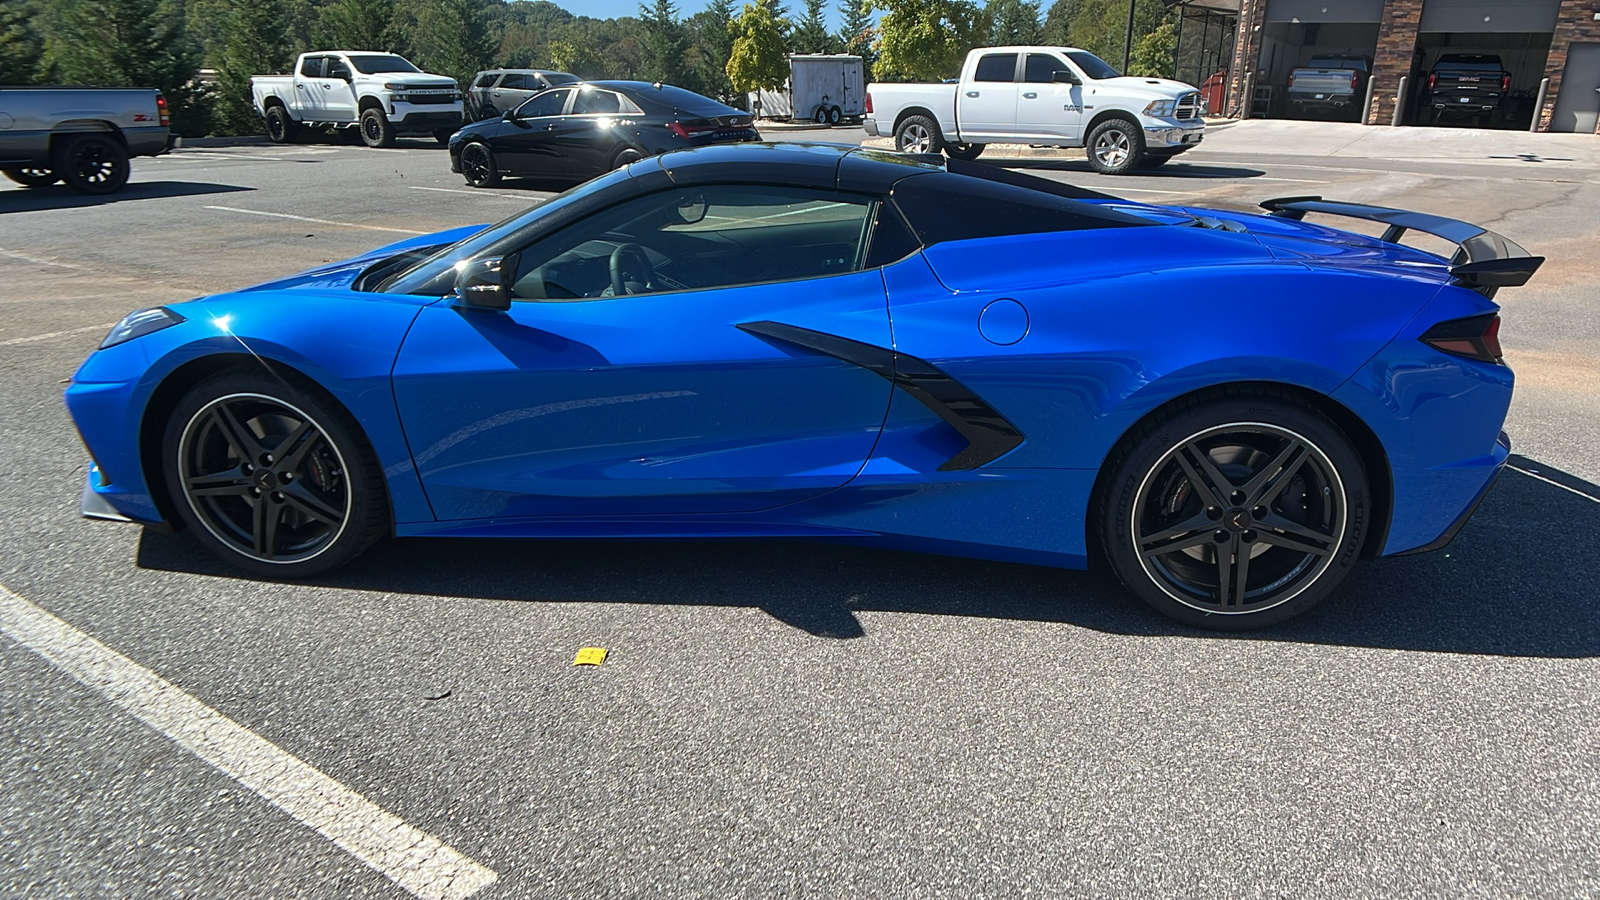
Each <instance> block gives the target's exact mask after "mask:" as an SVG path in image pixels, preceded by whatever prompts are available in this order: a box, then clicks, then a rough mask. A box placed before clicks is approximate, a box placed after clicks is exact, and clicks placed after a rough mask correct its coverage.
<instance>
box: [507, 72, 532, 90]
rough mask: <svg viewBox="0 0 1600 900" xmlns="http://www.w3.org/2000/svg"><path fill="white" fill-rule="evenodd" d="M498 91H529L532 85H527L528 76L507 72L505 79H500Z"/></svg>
mask: <svg viewBox="0 0 1600 900" xmlns="http://www.w3.org/2000/svg"><path fill="white" fill-rule="evenodd" d="M500 89H501V90H503V91H531V90H533V85H531V84H529V83H528V76H527V75H525V74H523V73H522V72H507V73H506V77H504V78H502V79H500Z"/></svg>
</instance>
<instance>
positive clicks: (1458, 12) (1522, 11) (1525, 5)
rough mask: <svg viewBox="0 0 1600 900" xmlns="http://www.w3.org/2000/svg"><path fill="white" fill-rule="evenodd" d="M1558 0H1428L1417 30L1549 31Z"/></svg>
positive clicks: (1552, 29)
mask: <svg viewBox="0 0 1600 900" xmlns="http://www.w3.org/2000/svg"><path fill="white" fill-rule="evenodd" d="M1560 12H1561V0H1521V2H1511V0H1428V2H1427V5H1426V6H1424V7H1423V8H1422V25H1421V27H1420V28H1418V29H1417V30H1418V31H1454V32H1463V31H1495V32H1500V33H1506V32H1513V31H1539V32H1550V31H1555V29H1556V16H1557V15H1558V14H1559V13H1560Z"/></svg>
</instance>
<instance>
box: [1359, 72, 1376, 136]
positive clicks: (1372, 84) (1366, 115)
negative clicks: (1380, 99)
mask: <svg viewBox="0 0 1600 900" xmlns="http://www.w3.org/2000/svg"><path fill="white" fill-rule="evenodd" d="M1377 93H1378V79H1376V78H1373V77H1372V76H1371V75H1368V76H1367V103H1366V105H1365V106H1363V107H1361V124H1363V125H1376V124H1377V123H1376V122H1373V121H1370V120H1371V119H1372V98H1373V97H1374V96H1376V95H1377Z"/></svg>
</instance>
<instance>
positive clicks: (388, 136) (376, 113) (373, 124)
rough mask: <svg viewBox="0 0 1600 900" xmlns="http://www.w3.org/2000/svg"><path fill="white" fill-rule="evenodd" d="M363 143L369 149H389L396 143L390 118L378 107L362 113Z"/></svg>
mask: <svg viewBox="0 0 1600 900" xmlns="http://www.w3.org/2000/svg"><path fill="white" fill-rule="evenodd" d="M360 129H361V143H363V144H366V145H367V146H368V147H374V148H377V147H388V146H390V145H392V144H393V143H394V125H392V124H390V122H389V117H388V116H386V115H384V114H383V110H381V109H378V108H377V107H372V108H369V109H367V110H365V111H363V112H362V113H361V122H360Z"/></svg>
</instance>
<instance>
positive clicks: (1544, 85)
mask: <svg viewBox="0 0 1600 900" xmlns="http://www.w3.org/2000/svg"><path fill="white" fill-rule="evenodd" d="M1548 93H1550V76H1548V75H1546V76H1545V77H1544V78H1543V79H1542V80H1540V82H1539V99H1538V100H1536V101H1534V104H1533V121H1532V122H1529V123H1528V130H1529V131H1538V130H1539V121H1540V120H1541V119H1543V118H1544V98H1545V95H1546V94H1548Z"/></svg>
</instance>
